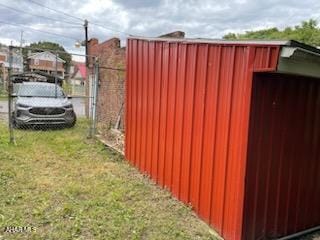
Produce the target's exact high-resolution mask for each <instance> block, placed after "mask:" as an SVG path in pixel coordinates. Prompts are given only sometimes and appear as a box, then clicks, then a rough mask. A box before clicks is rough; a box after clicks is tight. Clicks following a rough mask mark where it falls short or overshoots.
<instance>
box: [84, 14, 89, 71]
mask: <svg viewBox="0 0 320 240" xmlns="http://www.w3.org/2000/svg"><path fill="white" fill-rule="evenodd" d="M83 26H84V33H85V48H86V66H87V68H88V67H89V58H88V20H87V19H85V20H84V25H83Z"/></svg>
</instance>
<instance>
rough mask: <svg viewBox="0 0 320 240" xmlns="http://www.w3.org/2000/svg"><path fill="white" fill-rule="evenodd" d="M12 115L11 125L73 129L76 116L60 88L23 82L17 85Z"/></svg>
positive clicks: (50, 84)
mask: <svg viewBox="0 0 320 240" xmlns="http://www.w3.org/2000/svg"><path fill="white" fill-rule="evenodd" d="M16 95H17V99H16V101H15V108H14V109H15V110H14V113H13V124H14V126H15V127H17V128H21V127H24V126H34V125H42V126H53V125H54V126H66V127H73V126H74V125H75V123H76V114H75V112H74V110H73V105H72V103H71V102H70V100H69V99H68V98H67V97H66V95H65V94H64V92H63V90H62V88H61V87H60V86H58V85H55V84H52V83H40V82H24V83H22V84H19V88H18V90H17V94H16Z"/></svg>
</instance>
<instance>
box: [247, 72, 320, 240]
mask: <svg viewBox="0 0 320 240" xmlns="http://www.w3.org/2000/svg"><path fill="white" fill-rule="evenodd" d="M249 139H250V140H249V150H248V163H247V179H246V182H247V185H246V193H245V195H246V197H245V204H246V207H245V225H244V239H273V238H275V237H280V236H285V235H289V234H292V233H295V232H298V231H301V230H304V229H308V228H311V227H315V226H319V225H320V175H319V173H320V148H319V145H320V82H319V80H318V79H311V78H304V77H294V76H286V75H278V74H277V75H276V74H259V75H257V76H256V77H255V79H254V86H253V97H252V110H251V120H250V138H249Z"/></svg>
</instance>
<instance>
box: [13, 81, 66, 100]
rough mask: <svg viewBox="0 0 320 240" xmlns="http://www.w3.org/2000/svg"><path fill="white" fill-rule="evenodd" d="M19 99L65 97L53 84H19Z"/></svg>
mask: <svg viewBox="0 0 320 240" xmlns="http://www.w3.org/2000/svg"><path fill="white" fill-rule="evenodd" d="M18 96H21V97H58V98H62V97H65V95H64V93H63V91H62V89H61V87H60V86H57V85H55V84H43V85H41V84H21V85H20V87H19V90H18Z"/></svg>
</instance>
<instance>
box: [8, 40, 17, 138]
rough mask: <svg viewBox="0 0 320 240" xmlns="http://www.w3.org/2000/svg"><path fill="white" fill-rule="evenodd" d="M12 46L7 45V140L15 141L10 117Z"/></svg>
mask: <svg viewBox="0 0 320 240" xmlns="http://www.w3.org/2000/svg"><path fill="white" fill-rule="evenodd" d="M12 51H13V46H9V76H8V124H9V125H8V126H9V142H10V143H11V144H12V143H15V140H14V133H13V118H12V113H13V111H12V110H13V109H12V104H13V102H12V97H13V96H12V92H13V83H12V79H11V76H12V61H13V59H12V58H13V53H12Z"/></svg>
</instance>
